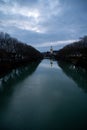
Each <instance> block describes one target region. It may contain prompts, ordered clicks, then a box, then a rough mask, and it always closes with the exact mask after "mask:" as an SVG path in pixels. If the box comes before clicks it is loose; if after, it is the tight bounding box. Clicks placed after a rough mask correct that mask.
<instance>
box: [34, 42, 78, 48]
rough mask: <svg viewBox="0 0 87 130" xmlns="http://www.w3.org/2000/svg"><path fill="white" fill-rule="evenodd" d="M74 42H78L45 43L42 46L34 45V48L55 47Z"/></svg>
mask: <svg viewBox="0 0 87 130" xmlns="http://www.w3.org/2000/svg"><path fill="white" fill-rule="evenodd" d="M76 41H78V40H62V41H54V42H46V43H42V44H36V47H37V48H42V47H50V46H57V45H67V44H70V43H73V42H76Z"/></svg>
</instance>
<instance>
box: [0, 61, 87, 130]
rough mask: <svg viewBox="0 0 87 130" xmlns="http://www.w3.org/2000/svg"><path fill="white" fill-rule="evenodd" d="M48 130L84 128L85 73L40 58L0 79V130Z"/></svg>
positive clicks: (86, 113) (86, 117)
mask: <svg viewBox="0 0 87 130" xmlns="http://www.w3.org/2000/svg"><path fill="white" fill-rule="evenodd" d="M51 129H52V130H74V129H76V130H79V129H82V130H86V129H87V72H86V71H85V70H83V69H81V68H75V66H72V65H69V64H65V63H61V62H59V63H57V62H56V61H52V60H43V61H42V62H41V63H40V64H38V63H37V64H34V63H32V64H31V65H29V66H26V67H22V68H19V69H16V70H12V72H11V73H9V74H8V75H6V76H5V77H3V78H0V130H51Z"/></svg>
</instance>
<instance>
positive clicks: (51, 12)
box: [0, 0, 60, 33]
mask: <svg viewBox="0 0 87 130" xmlns="http://www.w3.org/2000/svg"><path fill="white" fill-rule="evenodd" d="M10 2H11V3H10ZM4 3H5V4H2V5H1V6H0V12H2V13H3V15H4V16H6V15H8V16H9V20H8V19H7V23H8V25H9V23H10V24H11V25H13V26H15V25H16V27H18V28H21V29H25V30H31V31H35V32H41V33H44V32H46V30H47V26H44V23H46V21H48V20H50V18H51V17H52V16H55V15H56V14H58V13H59V12H60V8H59V5H60V4H59V0H55V1H54V2H53V0H50V1H49V0H47V1H44V0H39V1H38V2H37V3H38V4H36V6H35V3H34V1H33V2H32V3H33V4H32V6H28V5H29V3H31V2H30V1H29V3H28V2H27V3H28V5H26V6H25V5H23V1H22V6H21V3H20V2H17V1H16V0H14V2H12V1H11V0H4ZM25 3H26V2H25ZM33 5H34V6H33ZM13 16H14V18H15V20H12V18H11V17H13ZM17 16H19V17H20V16H21V17H22V21H21V18H20V19H17V18H18V17H17ZM23 18H24V21H23ZM25 18H26V20H25ZM2 21H3V20H2ZM14 23H15V24H14ZM17 23H18V24H17ZM19 23H20V24H19ZM6 25H7V24H6ZM43 26H44V27H43Z"/></svg>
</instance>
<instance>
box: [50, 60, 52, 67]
mask: <svg viewBox="0 0 87 130" xmlns="http://www.w3.org/2000/svg"><path fill="white" fill-rule="evenodd" d="M50 66H51V67H53V59H50Z"/></svg>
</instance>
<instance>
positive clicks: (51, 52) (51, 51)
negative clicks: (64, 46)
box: [50, 46, 53, 54]
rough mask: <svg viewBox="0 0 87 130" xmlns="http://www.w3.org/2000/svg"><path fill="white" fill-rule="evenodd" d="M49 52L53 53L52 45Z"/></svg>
mask: <svg viewBox="0 0 87 130" xmlns="http://www.w3.org/2000/svg"><path fill="white" fill-rule="evenodd" d="M50 54H53V48H52V46H51V47H50Z"/></svg>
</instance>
